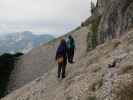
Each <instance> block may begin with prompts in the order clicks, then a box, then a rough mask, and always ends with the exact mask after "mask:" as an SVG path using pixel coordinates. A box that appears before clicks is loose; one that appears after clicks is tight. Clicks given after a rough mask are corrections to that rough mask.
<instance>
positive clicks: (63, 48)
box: [56, 42, 67, 60]
mask: <svg viewBox="0 0 133 100" xmlns="http://www.w3.org/2000/svg"><path fill="white" fill-rule="evenodd" d="M60 56H63V57H64V59H65V60H66V59H67V44H66V42H64V43H63V44H60V45H59V47H58V48H57V51H56V60H57V59H58V57H60Z"/></svg>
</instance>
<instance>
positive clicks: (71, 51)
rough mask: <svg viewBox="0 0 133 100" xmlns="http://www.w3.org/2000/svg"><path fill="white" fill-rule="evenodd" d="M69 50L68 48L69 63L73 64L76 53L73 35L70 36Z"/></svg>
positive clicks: (68, 41)
mask: <svg viewBox="0 0 133 100" xmlns="http://www.w3.org/2000/svg"><path fill="white" fill-rule="evenodd" d="M67 48H68V62H69V63H73V57H74V51H75V41H74V39H73V37H72V36H71V35H69V36H68V40H67Z"/></svg>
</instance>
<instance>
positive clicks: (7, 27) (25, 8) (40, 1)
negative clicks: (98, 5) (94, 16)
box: [0, 0, 96, 34]
mask: <svg viewBox="0 0 133 100" xmlns="http://www.w3.org/2000/svg"><path fill="white" fill-rule="evenodd" d="M90 1H91V0H0V34H3V33H11V32H21V31H32V32H35V33H41V32H43V33H53V34H63V33H66V32H68V31H70V30H72V29H74V28H75V27H77V26H79V25H80V23H81V22H82V21H84V20H85V19H86V18H87V17H88V16H89V15H90ZM93 1H96V0H93Z"/></svg>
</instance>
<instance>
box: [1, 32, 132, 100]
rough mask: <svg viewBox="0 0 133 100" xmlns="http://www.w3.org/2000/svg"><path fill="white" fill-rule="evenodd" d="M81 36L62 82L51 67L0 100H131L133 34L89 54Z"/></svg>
mask: <svg viewBox="0 0 133 100" xmlns="http://www.w3.org/2000/svg"><path fill="white" fill-rule="evenodd" d="M79 32H81V31H79ZM81 36H84V35H80V36H79V38H77V37H78V36H76V35H74V37H75V38H77V39H76V42H77V46H78V47H77V51H76V56H75V61H76V62H75V63H74V64H72V65H69V64H68V66H67V75H66V78H65V79H64V80H58V79H57V76H56V72H57V67H53V68H51V70H49V71H48V72H47V73H45V74H44V75H43V76H42V77H39V78H37V79H36V80H34V81H33V82H31V83H30V84H27V85H26V86H24V87H23V88H20V89H18V90H16V91H14V92H12V93H11V94H10V95H8V96H7V97H5V98H3V99H1V100H133V96H132V93H133V87H132V86H133V74H132V73H133V31H129V32H128V33H127V34H126V36H124V37H121V38H120V39H114V40H111V41H108V42H106V43H105V44H103V45H100V46H98V47H97V48H96V49H95V50H93V51H91V52H89V53H85V49H86V48H85V46H84V45H83V44H82V43H85V42H84V41H85V39H84V37H81ZM114 62H115V63H114ZM49 64H50V63H49ZM33 66H34V65H33Z"/></svg>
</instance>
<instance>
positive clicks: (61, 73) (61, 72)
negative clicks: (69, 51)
mask: <svg viewBox="0 0 133 100" xmlns="http://www.w3.org/2000/svg"><path fill="white" fill-rule="evenodd" d="M65 73H66V63H62V64H58V78H60V76H62V78H65Z"/></svg>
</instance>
